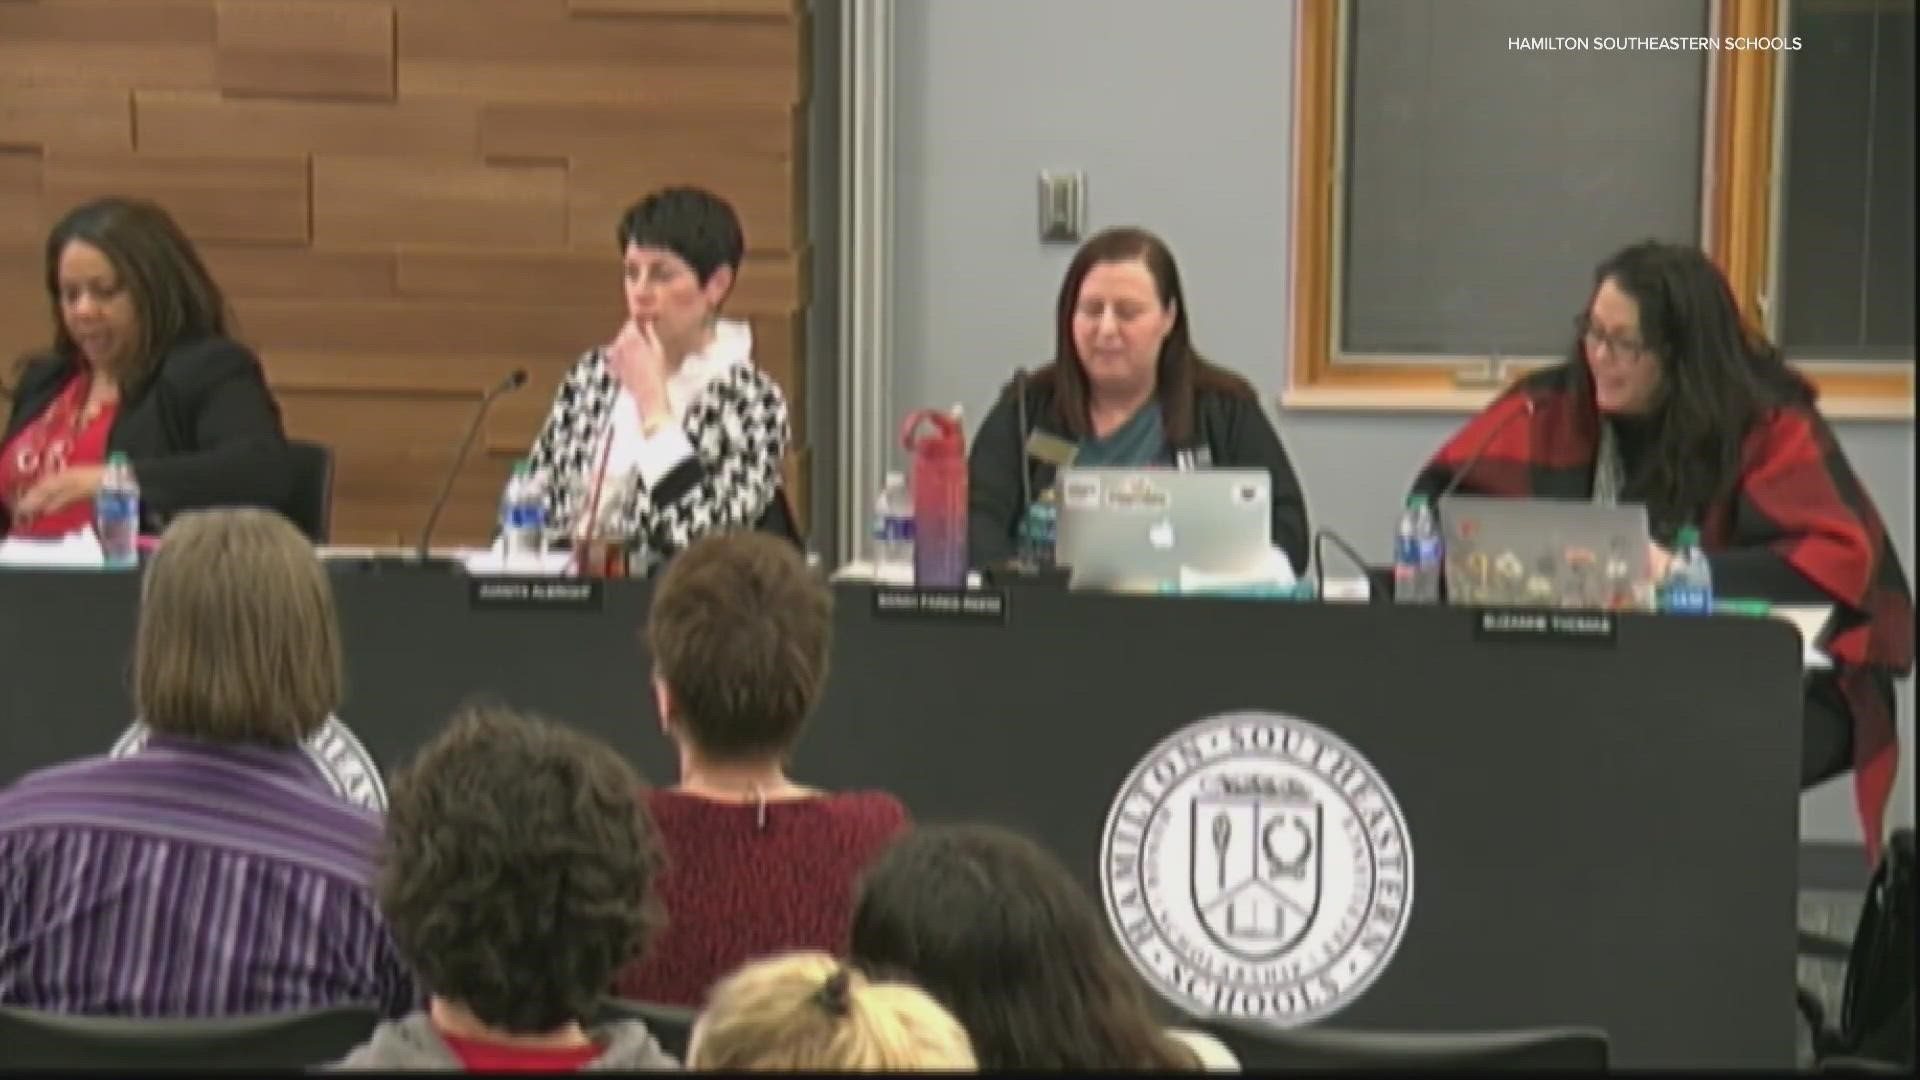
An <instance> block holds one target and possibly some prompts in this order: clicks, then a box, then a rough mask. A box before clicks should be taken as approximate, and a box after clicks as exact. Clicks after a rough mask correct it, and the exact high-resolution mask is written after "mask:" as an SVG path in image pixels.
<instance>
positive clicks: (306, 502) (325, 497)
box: [285, 439, 333, 544]
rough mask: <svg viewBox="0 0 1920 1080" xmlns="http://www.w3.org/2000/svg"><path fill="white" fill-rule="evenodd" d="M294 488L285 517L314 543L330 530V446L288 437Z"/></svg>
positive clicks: (331, 511) (329, 534) (325, 536)
mask: <svg viewBox="0 0 1920 1080" xmlns="http://www.w3.org/2000/svg"><path fill="white" fill-rule="evenodd" d="M287 460H288V461H289V462H290V463H291V465H292V469H293V491H292V493H291V494H290V495H288V497H287V505H286V510H285V512H286V515H287V518H288V520H290V521H292V522H293V523H294V525H296V526H298V527H299V529H300V531H301V532H303V533H305V534H306V535H307V539H308V540H311V541H313V542H314V543H316V544H324V543H326V542H327V539H328V537H329V536H331V535H332V532H333V450H332V449H331V448H329V447H326V446H323V445H321V444H320V443H315V442H306V441H305V440H302V439H288V440H287Z"/></svg>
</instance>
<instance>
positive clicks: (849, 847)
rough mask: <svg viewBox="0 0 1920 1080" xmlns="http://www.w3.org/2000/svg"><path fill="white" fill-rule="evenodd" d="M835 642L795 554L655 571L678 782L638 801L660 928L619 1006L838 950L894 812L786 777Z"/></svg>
mask: <svg viewBox="0 0 1920 1080" xmlns="http://www.w3.org/2000/svg"><path fill="white" fill-rule="evenodd" d="M832 643H833V595H832V593H830V592H829V591H828V589H827V584H826V582H825V581H824V580H822V579H821V577H820V575H819V574H817V573H815V572H814V571H813V570H812V569H811V568H809V567H808V566H807V564H806V561H805V559H803V558H802V557H801V554H800V552H799V551H798V550H797V549H795V548H794V546H793V545H792V544H789V543H786V542H784V541H782V540H779V539H776V538H775V537H774V536H772V535H771V534H768V533H762V532H731V533H722V534H718V535H714V536H708V537H705V538H703V539H700V540H697V541H695V542H694V543H693V545H692V546H691V547H689V548H687V550H685V551H683V552H681V553H680V554H679V555H678V556H677V557H675V558H674V559H673V561H671V562H669V563H668V564H667V569H666V572H665V573H664V574H663V575H662V576H661V580H660V583H659V585H658V586H657V587H656V588H655V590H654V594H653V605H652V608H651V609H650V610H649V612H648V616H647V645H648V649H649V650H650V651H651V652H652V654H653V670H654V677H653V685H654V699H655V704H656V705H657V707H658V709H659V713H660V718H661V719H660V725H661V727H662V728H664V729H665V731H666V733H667V737H668V738H670V739H672V740H673V742H674V744H675V746H676V747H677V748H678V749H679V752H680V782H679V783H677V784H675V785H674V786H672V787H667V788H656V789H654V790H652V791H649V792H648V793H647V801H648V805H649V806H650V807H651V809H652V811H653V820H654V822H655V823H656V824H657V825H658V826H659V828H660V835H661V838H662V840H663V841H664V842H665V847H666V853H667V868H666V870H665V871H664V872H663V873H662V875H661V880H660V893H661V895H662V896H663V897H664V898H665V900H666V905H667V928H666V930H665V931H663V932H662V933H661V935H660V938H659V939H658V940H657V941H655V942H654V943H653V945H652V947H651V948H649V949H648V951H647V955H646V956H645V957H644V958H637V959H636V960H635V962H634V963H632V964H629V965H628V966H627V968H626V969H625V970H624V971H622V972H621V974H620V977H619V980H618V984H617V985H618V990H619V994H620V996H621V997H625V998H632V999H635V1000H639V1001H650V1002H657V1003H661V1004H669V1005H687V1006H694V1005H698V1004H700V1002H701V1001H702V1000H704V999H705V997H706V995H707V989H708V988H709V987H710V986H712V985H713V983H714V981H715V980H717V979H719V978H720V976H722V975H725V974H726V973H728V972H730V971H732V970H733V969H735V968H737V967H739V966H740V965H741V964H742V963H745V962H746V961H748V960H751V959H754V958H757V957H762V956H770V955H773V954H774V953H780V952H786V951H789V950H793V949H819V950H821V951H823V952H830V953H838V952H840V951H841V950H842V949H843V948H844V947H845V945H846V937H847V919H848V918H849V915H850V912H851V910H852V906H853V885H854V880H855V879H856V878H857V877H858V876H859V874H860V871H861V869H862V868H863V867H865V866H866V864H867V863H868V862H869V861H870V860H871V859H872V858H873V857H874V855H876V854H877V853H878V852H879V851H880V849H881V848H883V847H885V846H886V843H887V841H888V840H890V839H891V838H892V837H893V836H894V834H896V833H898V832H899V831H900V830H901V829H902V828H905V827H906V823H907V814H906V809H905V808H904V807H902V806H901V805H900V801H899V800H898V799H895V798H894V797H893V796H892V795H889V794H887V793H885V792H881V791H840V792H829V791H823V790H821V789H819V788H815V787H810V786H807V785H804V784H801V783H798V782H796V781H795V780H793V779H792V778H791V777H789V776H788V775H787V761H788V759H789V758H791V757H792V755H793V749H794V746H795V744H797V743H798V742H799V740H800V732H801V728H802V727H803V726H804V725H805V723H806V721H807V718H808V715H809V714H810V713H812V712H813V707H814V703H815V702H817V701H818V700H819V699H820V692H821V689H822V688H823V687H824V686H825V684H826V681H827V658H828V654H829V653H830V652H831V648H832Z"/></svg>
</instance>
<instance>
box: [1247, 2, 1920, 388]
mask: <svg viewBox="0 0 1920 1080" xmlns="http://www.w3.org/2000/svg"><path fill="white" fill-rule="evenodd" d="M1346 3H1347V0H1302V2H1301V3H1300V5H1299V7H1298V8H1297V9H1296V10H1297V12H1298V14H1299V19H1298V22H1297V23H1296V26H1295V43H1294V44H1295V63H1294V146H1293V154H1294V158H1293V160H1294V192H1293V252H1292V256H1293V268H1292V281H1293V285H1292V293H1293V295H1292V296H1291V298H1290V301H1291V304H1290V306H1291V311H1292V316H1293V319H1292V341H1291V346H1292V362H1291V363H1289V364H1288V365H1287V369H1288V370H1287V383H1286V388H1285V390H1284V391H1283V392H1282V394H1281V399H1280V405H1281V406H1282V407H1283V408H1288V409H1332V410H1359V411H1411V412H1472V411H1475V410H1478V409H1480V408H1482V407H1484V406H1485V404H1486V403H1487V402H1488V401H1489V400H1491V399H1492V397H1493V396H1494V394H1495V393H1497V392H1498V390H1499V388H1500V387H1501V386H1503V385H1505V384H1506V383H1507V382H1509V381H1510V380H1511V379H1512V378H1514V377H1517V376H1519V375H1521V374H1523V373H1524V372H1526V371H1528V370H1532V369H1533V368H1535V367H1538V366H1539V364H1540V361H1538V360H1537V359H1535V360H1532V361H1520V360H1516V361H1515V362H1513V363H1502V362H1499V361H1498V360H1496V359H1491V358H1490V359H1488V360H1487V361H1484V362H1483V365H1484V367H1485V368H1489V369H1492V370H1489V371H1486V372H1485V374H1486V375H1487V376H1488V377H1486V378H1482V379H1473V378H1471V377H1468V378H1465V379H1463V378H1462V371H1461V369H1460V368H1458V367H1455V366H1450V365H1447V364H1444V363H1437V362H1434V361H1415V360H1406V359H1393V358H1387V359H1380V360H1374V359H1368V360H1366V361H1365V362H1355V361H1354V360H1353V359H1351V358H1341V357H1338V356H1337V355H1336V354H1335V350H1334V345H1335V341H1334V335H1335V328H1334V321H1333V313H1334V311H1335V305H1336V304H1337V303H1338V299H1339V298H1338V296H1337V295H1336V294H1335V292H1334V290H1335V288H1336V285H1335V283H1336V281H1337V277H1336V275H1335V272H1334V271H1335V267H1336V266H1337V265H1338V258H1339V251H1338V250H1337V245H1338V243H1339V238H1338V236H1337V235H1336V233H1335V226H1334V213H1335V207H1336V206H1337V205H1338V203H1339V199H1340V195H1341V192H1340V191H1338V190H1337V187H1336V185H1339V184H1342V183H1344V182H1345V181H1344V177H1343V175H1342V172H1341V169H1340V166H1339V161H1340V147H1339V143H1338V140H1339V135H1340V133H1339V130H1338V128H1339V123H1338V119H1339V104H1340V97H1341V94H1342V90H1343V87H1342V85H1341V83H1342V66H1343V65H1342V64H1341V62H1340V47H1341V42H1340V36H1341V23H1342V15H1343V12H1344V9H1345V6H1346ZM1783 7H1784V0H1781V2H1776V3H1729V2H1727V0H1719V2H1717V3H1715V4H1714V5H1713V11H1712V16H1711V19H1712V22H1713V31H1712V32H1713V33H1714V34H1715V35H1716V36H1718V37H1728V36H1733V37H1773V36H1777V34H1778V33H1779V31H1780V28H1781V27H1782V26H1783V25H1784V21H1785V20H1784V18H1783ZM1784 55H1785V54H1781V53H1765V52H1756V51H1728V52H1716V53H1714V54H1713V55H1712V57H1711V58H1710V60H1709V63H1711V64H1712V65H1713V68H1712V73H1711V76H1710V78H1709V80H1708V93H1709V95H1710V96H1711V105H1712V107H1711V110H1710V112H1709V115H1708V145H1707V155H1706V160H1705V162H1704V166H1705V173H1706V177H1707V178H1708V183H1709V184H1710V189H1709V191H1708V192H1707V194H1706V213H1705V215H1704V220H1705V224H1706V232H1707V237H1708V240H1707V243H1706V248H1707V252H1708V254H1709V255H1711V256H1712V257H1713V259H1714V261H1715V262H1717V263H1719V265H1720V266H1721V268H1722V269H1723V270H1724V271H1725V272H1726V274H1727V278H1728V281H1729V282H1730V283H1731V285H1732V286H1733V290H1734V295H1735V296H1736V298H1737V299H1738V300H1739V303H1740V306H1741V310H1742V311H1743V312H1744V313H1745V314H1746V315H1747V317H1748V318H1750V319H1754V320H1756V322H1759V323H1761V324H1764V322H1765V320H1764V319H1763V318H1762V317H1761V316H1762V310H1761V302H1762V299H1761V298H1762V297H1763V296H1765V295H1766V290H1767V284H1768V281H1769V277H1770V275H1771V273H1772V270H1773V267H1772V263H1771V261H1770V260H1771V258H1772V252H1771V244H1772V241H1773V232H1774V228H1773V224H1774V221H1773V200H1774V198H1775V190H1774V189H1775V181H1776V180H1777V175H1776V163H1775V156H1774V127H1775V124H1774V116H1775V109H1776V107H1777V103H1776V92H1777V90H1778V88H1779V87H1780V84H1781V82H1782V80H1781V79H1780V77H1779V76H1780V66H1781V64H1782V63H1783V62H1784V59H1783V58H1784ZM1597 257H1598V256H1596V258H1597ZM1801 370H1802V371H1803V372H1804V373H1805V374H1806V375H1807V376H1808V377H1809V378H1811V379H1812V380H1813V382H1814V384H1815V385H1816V386H1818V387H1819V389H1820V396H1821V410H1822V411H1823V412H1825V413H1826V414H1827V415H1828V416H1830V417H1833V418H1838V419H1865V420H1912V419H1913V415H1914V408H1913V406H1914V398H1913V394H1914V387H1913V365H1912V364H1867V363H1862V364H1840V363H1824V362H1823V363H1818V364H1809V365H1803V366H1802V368H1801Z"/></svg>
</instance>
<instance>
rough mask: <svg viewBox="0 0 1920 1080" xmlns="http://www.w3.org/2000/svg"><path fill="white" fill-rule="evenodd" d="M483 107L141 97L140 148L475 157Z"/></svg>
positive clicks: (180, 94)
mask: <svg viewBox="0 0 1920 1080" xmlns="http://www.w3.org/2000/svg"><path fill="white" fill-rule="evenodd" d="M480 107H481V106H480V104H479V103H478V102H475V101H473V100H471V99H468V98H426V97H419V98H406V99H403V100H399V101H394V102H391V103H359V102H355V103H348V102H333V101H293V100H289V99H284V98H235V97H223V96H221V95H219V94H210V93H204V92H194V91H179V90H173V91H169V90H156V91H151V92H149V91H144V90H143V91H140V92H139V93H136V94H134V96H133V110H134V117H135V122H136V124H137V125H138V127H139V131H140V148H141V149H142V150H146V151H149V152H152V153H160V154H217V153H221V152H223V151H224V150H227V149H229V148H231V147H233V146H235V145H240V146H245V147H247V148H248V150H250V151H251V152H253V153H257V154H365V155H381V156H386V157H400V156H406V155H412V154H422V155H432V156H438V157H449V156H469V155H471V154H473V152H474V148H475V147H476V146H477V145H478V144H479V139H480V135H479V130H480Z"/></svg>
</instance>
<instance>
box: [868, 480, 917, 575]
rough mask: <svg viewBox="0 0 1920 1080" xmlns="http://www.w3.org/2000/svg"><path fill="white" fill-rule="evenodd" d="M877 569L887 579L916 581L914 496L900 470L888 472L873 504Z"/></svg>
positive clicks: (874, 562) (874, 561)
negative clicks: (914, 569)
mask: <svg viewBox="0 0 1920 1080" xmlns="http://www.w3.org/2000/svg"><path fill="white" fill-rule="evenodd" d="M873 567H874V571H875V576H877V577H879V578H881V579H883V580H888V581H902V582H906V581H912V580H913V493H912V492H911V491H909V490H908V489H907V477H906V474H905V473H902V472H900V471H899V470H897V469H895V470H890V471H889V472H888V473H887V477H886V482H885V483H884V484H882V485H881V487H880V495H879V497H878V498H876V499H874V501H873Z"/></svg>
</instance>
